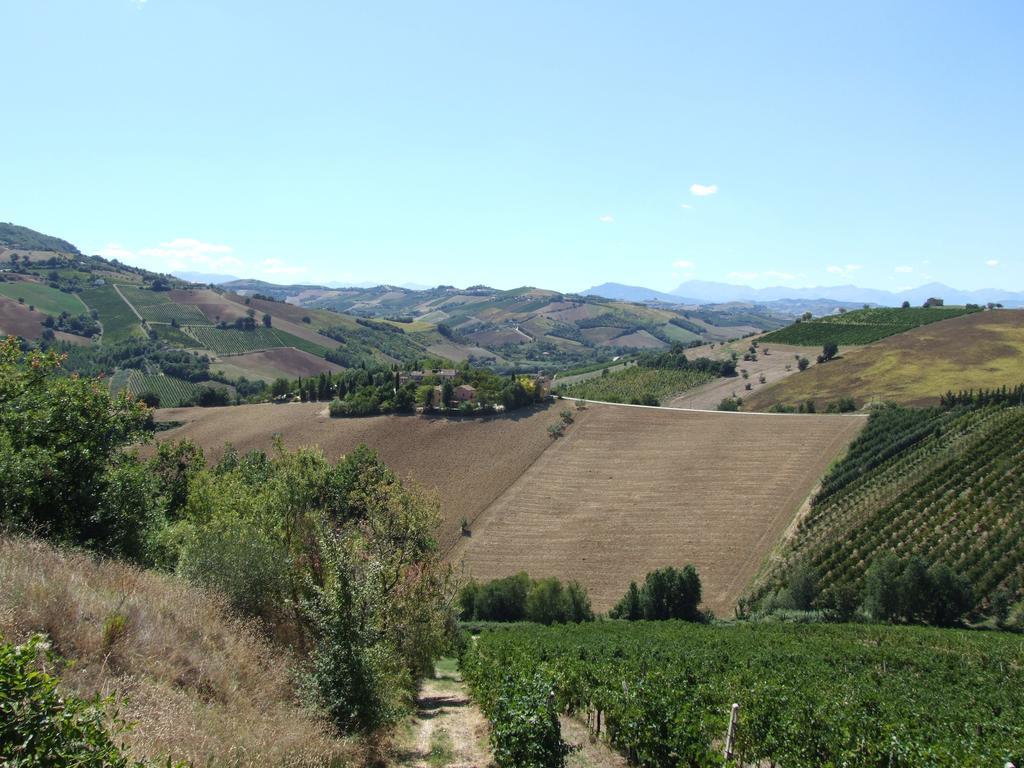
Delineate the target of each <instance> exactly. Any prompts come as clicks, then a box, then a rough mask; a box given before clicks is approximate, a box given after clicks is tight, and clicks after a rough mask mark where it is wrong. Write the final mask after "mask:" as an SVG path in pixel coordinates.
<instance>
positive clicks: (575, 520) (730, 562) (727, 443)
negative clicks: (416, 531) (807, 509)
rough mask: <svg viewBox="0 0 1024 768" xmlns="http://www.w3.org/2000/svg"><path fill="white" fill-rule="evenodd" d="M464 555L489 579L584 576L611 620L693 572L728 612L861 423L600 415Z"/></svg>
mask: <svg viewBox="0 0 1024 768" xmlns="http://www.w3.org/2000/svg"><path fill="white" fill-rule="evenodd" d="M581 416H582V418H580V419H578V420H577V422H576V423H575V424H573V425H572V426H570V427H569V429H568V431H567V433H566V436H565V437H563V438H561V439H559V440H558V441H556V442H555V443H554V444H552V446H551V447H550V448H549V449H548V450H547V451H545V452H544V454H543V455H542V456H541V457H540V458H539V459H538V460H537V461H536V462H535V463H534V464H533V465H532V466H531V467H530V468H529V469H528V470H527V471H526V472H525V473H524V474H523V475H522V477H520V478H519V479H518V480H517V481H516V482H515V483H514V484H513V485H512V486H511V487H510V488H509V489H508V490H507V491H506V492H505V493H504V494H502V495H501V497H500V498H499V499H497V501H495V502H494V503H493V504H491V506H490V507H489V508H488V509H487V510H486V512H484V514H483V515H481V516H480V519H479V520H478V521H477V523H476V525H475V526H474V529H473V535H472V538H469V539H464V540H463V541H462V542H461V543H460V544H459V546H458V547H457V550H456V552H454V553H453V557H454V559H455V560H457V561H460V562H463V563H464V565H465V568H466V570H467V572H468V573H469V574H470V575H472V576H474V577H476V578H478V579H485V580H486V579H491V578H496V577H499V576H507V575H509V574H513V573H516V572H517V571H522V570H525V571H527V572H528V573H529V574H530V575H531V576H533V577H540V576H558V577H560V578H562V579H577V580H578V581H580V582H581V583H582V584H584V585H585V586H586V587H587V589H588V590H589V592H590V597H591V600H592V602H593V605H594V609H595V610H599V611H606V610H608V609H609V608H611V607H612V605H614V603H615V602H616V601H617V600H618V598H620V597H621V596H622V594H623V593H624V592H625V591H626V588H627V587H628V586H629V582H630V581H631V580H637V581H640V580H642V579H643V577H644V575H645V574H646V573H647V572H648V571H651V570H653V569H655V568H659V567H662V566H666V565H675V566H682V565H684V564H686V563H693V564H694V565H696V566H697V570H698V571H699V573H700V575H701V579H702V581H703V584H704V603H705V605H706V606H708V607H710V608H711V609H712V610H714V611H715V612H716V613H717V614H718V615H720V616H723V615H731V613H732V609H733V606H734V605H735V601H736V599H737V597H739V596H740V594H741V593H742V592H743V589H744V587H746V585H747V584H748V582H749V581H750V580H751V578H752V577H753V576H754V574H755V573H756V572H757V570H758V568H759V567H760V565H761V563H762V562H763V561H764V559H765V557H766V555H767V554H768V553H769V551H770V550H771V549H772V547H773V546H774V545H775V544H776V542H778V540H779V539H780V537H781V536H782V534H783V532H784V531H785V529H786V527H787V526H788V525H789V523H790V522H791V520H792V519H793V516H794V514H795V513H796V511H797V509H798V508H799V507H800V505H801V503H802V502H803V500H804V499H805V498H806V496H807V495H808V494H809V493H810V492H811V490H812V489H813V487H814V486H815V484H816V483H817V481H818V480H819V478H820V477H821V475H822V473H823V472H824V470H825V469H826V468H827V466H828V464H829V462H830V461H832V459H833V458H835V456H836V455H837V454H838V453H839V452H840V451H842V450H843V449H844V448H845V447H846V445H847V444H848V443H849V441H850V440H851V439H853V437H854V436H855V435H856V434H857V433H858V432H859V431H860V429H861V428H862V427H863V425H864V423H865V417H863V416H777V415H768V414H730V413H715V412H709V413H699V412H683V411H672V410H666V409H654V408H649V409H648V408H630V407H623V406H597V405H593V406H590V407H589V408H588V409H587V411H585V412H584V413H583V414H581Z"/></svg>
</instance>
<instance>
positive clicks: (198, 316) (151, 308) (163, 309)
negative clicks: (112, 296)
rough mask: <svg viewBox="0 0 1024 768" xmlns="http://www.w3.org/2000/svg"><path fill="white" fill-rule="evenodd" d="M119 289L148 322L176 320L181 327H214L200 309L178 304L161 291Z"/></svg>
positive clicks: (127, 286)
mask: <svg viewBox="0 0 1024 768" xmlns="http://www.w3.org/2000/svg"><path fill="white" fill-rule="evenodd" d="M118 287H119V288H120V289H121V293H122V294H123V295H124V297H125V298H126V299H127V300H128V301H129V302H130V303H131V305H132V306H133V307H135V309H136V311H137V312H138V313H139V314H140V315H142V316H143V317H144V318H145V319H146V321H147V322H150V323H170V322H171V321H172V320H176V321H177V322H178V323H179V324H180V325H212V323H211V322H210V321H209V320H207V319H206V315H204V314H203V313H202V311H201V310H200V309H199V307H197V306H195V305H192V304H176V303H174V302H173V301H171V299H170V297H169V296H167V294H165V293H163V292H161V291H151V290H149V289H148V288H139V287H138V286H134V285H121V286H118Z"/></svg>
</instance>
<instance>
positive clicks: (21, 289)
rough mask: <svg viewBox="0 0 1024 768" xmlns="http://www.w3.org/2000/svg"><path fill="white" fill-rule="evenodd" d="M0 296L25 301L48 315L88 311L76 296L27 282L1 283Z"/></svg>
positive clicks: (74, 313) (40, 284)
mask: <svg viewBox="0 0 1024 768" xmlns="http://www.w3.org/2000/svg"><path fill="white" fill-rule="evenodd" d="M0 295H3V296H7V297H8V298H11V299H14V300H15V301H17V300H18V299H24V300H25V301H24V303H25V304H31V305H33V306H35V308H36V309H37V310H39V311H40V312H43V313H45V314H47V315H59V314H60V313H61V312H67V313H68V314H69V315H80V314H82V313H83V312H85V311H86V306H85V304H83V303H82V302H81V301H80V300H79V298H78V296H77V295H76V294H74V293H64V292H63V291H58V290H57V289H56V288H51V287H50V286H48V285H44V284H42V283H30V282H28V281H27V280H19V281H17V282H10V283H0Z"/></svg>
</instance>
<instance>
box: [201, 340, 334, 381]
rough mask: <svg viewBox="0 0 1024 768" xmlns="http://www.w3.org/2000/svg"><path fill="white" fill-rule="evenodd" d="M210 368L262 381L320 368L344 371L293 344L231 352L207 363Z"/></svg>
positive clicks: (310, 374)
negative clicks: (242, 353) (262, 350)
mask: <svg viewBox="0 0 1024 768" xmlns="http://www.w3.org/2000/svg"><path fill="white" fill-rule="evenodd" d="M210 367H211V368H212V369H213V370H217V369H218V368H222V369H231V370H230V372H231V373H237V374H240V375H243V376H246V377H248V378H250V379H252V378H257V379H263V380H264V381H272V380H273V379H276V378H279V377H284V378H289V379H294V378H296V377H298V376H316V375H317V374H319V373H321V372H323V371H327V372H329V373H336V372H338V371H341V370H344V369H343V368H342V367H341V366H340V365H335V364H334V363H330V362H328V361H327V360H324V359H322V358H319V357H317V356H316V355H311V354H310V353H309V352H303V351H302V350H300V349H295V348H294V347H282V348H280V349H268V350H266V351H264V352H251V353H249V354H247V355H231V356H230V357H226V358H224V359H223V360H222V359H219V358H218V359H215V360H214V362H211V363H210ZM235 369H237V371H236V370H235Z"/></svg>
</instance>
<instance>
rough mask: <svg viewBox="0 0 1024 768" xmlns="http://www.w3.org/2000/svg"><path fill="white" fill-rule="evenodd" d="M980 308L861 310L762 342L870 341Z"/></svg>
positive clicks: (812, 322) (783, 331)
mask: <svg viewBox="0 0 1024 768" xmlns="http://www.w3.org/2000/svg"><path fill="white" fill-rule="evenodd" d="M977 311H979V310H978V309H974V308H972V309H968V308H966V307H907V308H904V309H891V308H885V307H875V308H873V309H858V310H854V311H853V312H844V313H841V314H838V315H829V316H828V317H819V318H815V319H813V320H803V321H799V320H798V321H797V322H795V323H794V324H793V325H790V326H787V327H785V328H781V329H779V330H777V331H773V332H771V333H769V334H767V335H765V336H763V337H762V338H761V341H764V342H774V343H775V344H792V345H794V346H803V347H820V346H822V345H824V344H827V343H829V342H832V343H835V344H839V345H841V346H842V345H847V344H853V345H858V344H870V343H871V342H873V341H878V340H879V339H884V338H886V337H887V336H893V335H895V334H897V333H903V332H904V331H909V330H912V329H914V328H919V327H920V326H922V325H928V324H929V323H936V322H939V321H940V320H949V319H951V318H954V317H959V316H960V315H966V314H968V313H970V312H977Z"/></svg>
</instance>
